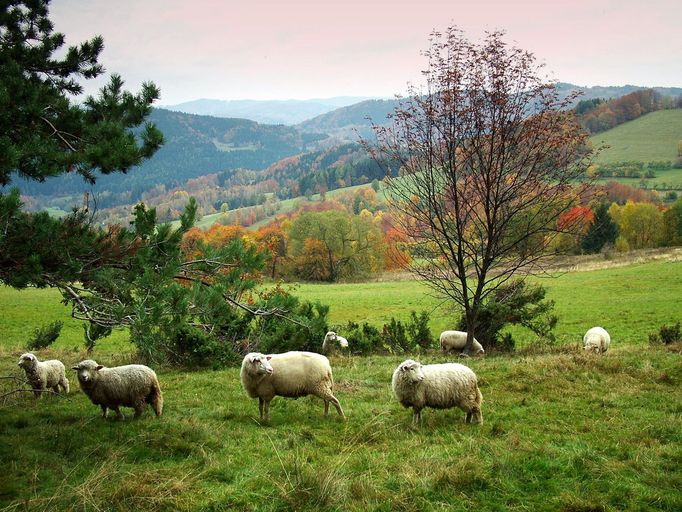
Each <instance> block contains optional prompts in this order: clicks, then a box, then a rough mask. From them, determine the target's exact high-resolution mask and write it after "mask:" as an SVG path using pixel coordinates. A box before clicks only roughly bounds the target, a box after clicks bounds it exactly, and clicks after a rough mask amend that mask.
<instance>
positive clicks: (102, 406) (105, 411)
mask: <svg viewBox="0 0 682 512" xmlns="http://www.w3.org/2000/svg"><path fill="white" fill-rule="evenodd" d="M100 407H101V408H102V418H104V419H106V418H107V406H106V405H100Z"/></svg>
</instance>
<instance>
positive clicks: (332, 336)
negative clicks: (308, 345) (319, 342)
mask: <svg viewBox="0 0 682 512" xmlns="http://www.w3.org/2000/svg"><path fill="white" fill-rule="evenodd" d="M330 342H337V343H338V344H339V346H340V347H342V348H348V340H347V339H346V338H344V337H343V336H339V335H338V334H336V333H335V332H334V331H329V332H328V333H327V334H326V335H325V336H324V343H330Z"/></svg>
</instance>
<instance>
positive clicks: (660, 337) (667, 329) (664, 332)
mask: <svg viewBox="0 0 682 512" xmlns="http://www.w3.org/2000/svg"><path fill="white" fill-rule="evenodd" d="M678 341H682V333H681V332H680V322H677V323H676V324H673V325H662V326H661V328H660V329H659V331H658V333H651V334H649V343H651V344H652V345H658V344H660V343H663V344H664V345H669V344H670V343H676V342H678Z"/></svg>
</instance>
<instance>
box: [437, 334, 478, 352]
mask: <svg viewBox="0 0 682 512" xmlns="http://www.w3.org/2000/svg"><path fill="white" fill-rule="evenodd" d="M466 342H467V333H466V332H464V331H443V332H442V333H440V349H441V350H442V351H443V352H449V351H451V350H461V349H463V348H464V346H465V345H466ZM471 349H472V351H473V355H478V354H485V350H484V349H483V346H482V345H481V344H480V343H479V342H478V341H477V340H476V338H474V343H473V345H472V346H471Z"/></svg>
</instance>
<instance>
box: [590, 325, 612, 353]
mask: <svg viewBox="0 0 682 512" xmlns="http://www.w3.org/2000/svg"><path fill="white" fill-rule="evenodd" d="M610 344H611V336H609V333H608V332H606V329H604V328H602V327H592V329H589V330H588V331H587V332H586V333H585V336H583V345H584V347H583V348H584V350H587V351H588V352H595V353H597V354H602V353H604V352H606V351H607V350H608V349H609V345H610Z"/></svg>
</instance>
